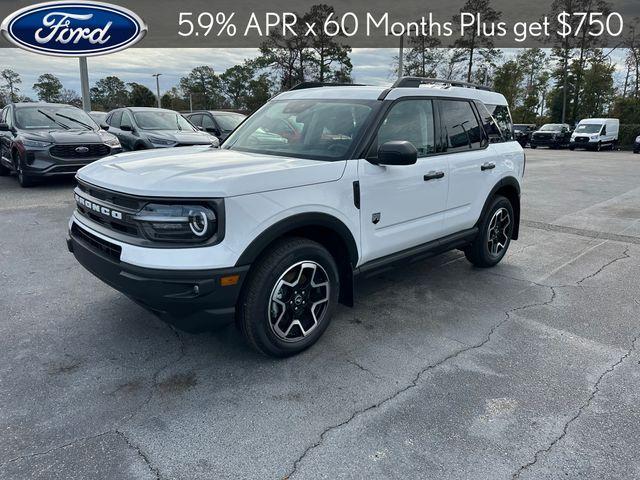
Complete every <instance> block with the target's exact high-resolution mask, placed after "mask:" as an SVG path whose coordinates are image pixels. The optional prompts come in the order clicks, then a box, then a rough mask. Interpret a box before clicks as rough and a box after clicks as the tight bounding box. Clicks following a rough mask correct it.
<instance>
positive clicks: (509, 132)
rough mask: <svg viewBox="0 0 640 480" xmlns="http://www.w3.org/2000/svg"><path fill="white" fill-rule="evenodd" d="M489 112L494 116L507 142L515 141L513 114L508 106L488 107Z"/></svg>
mask: <svg viewBox="0 0 640 480" xmlns="http://www.w3.org/2000/svg"><path fill="white" fill-rule="evenodd" d="M485 106H486V107H487V110H489V113H490V114H491V115H492V116H493V118H494V119H495V121H496V123H497V124H498V127H499V128H500V131H501V132H502V136H503V138H504V139H505V140H506V141H509V140H513V121H512V120H511V113H510V112H509V107H507V106H506V105H487V104H485Z"/></svg>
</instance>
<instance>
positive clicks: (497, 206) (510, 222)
mask: <svg viewBox="0 0 640 480" xmlns="http://www.w3.org/2000/svg"><path fill="white" fill-rule="evenodd" d="M513 226H514V215H513V206H512V205H511V202H510V201H509V200H508V199H507V198H505V197H503V196H501V195H498V196H496V197H495V198H494V199H493V200H492V201H491V204H490V205H489V208H488V209H487V211H486V213H485V214H484V216H483V217H482V219H481V220H480V223H479V230H480V231H479V232H478V236H477V237H476V239H475V241H474V242H473V243H472V244H471V245H469V246H468V247H467V248H466V249H465V251H464V254H465V256H466V257H467V260H469V261H470V262H471V263H472V264H474V265H475V266H476V267H481V268H487V267H493V266H494V265H497V264H498V263H499V262H500V260H502V258H503V257H504V256H505V254H506V253H507V250H508V249H509V245H510V244H511V235H512V234H513Z"/></svg>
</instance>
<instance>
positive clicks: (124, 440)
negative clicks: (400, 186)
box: [0, 149, 640, 480]
mask: <svg viewBox="0 0 640 480" xmlns="http://www.w3.org/2000/svg"><path fill="white" fill-rule="evenodd" d="M72 188H73V181H72V180H63V181H56V182H53V183H49V184H46V185H41V186H38V187H35V188H32V189H21V188H20V187H19V186H18V184H17V181H16V179H15V178H0V291H1V292H2V295H1V296H0V478H2V479H12V480H13V479H111V480H115V479H147V478H150V479H238V478H242V479H282V478H290V479H319V478H327V479H336V478H354V479H365V478H366V479H378V478H380V479H388V478H403V479H474V480H476V479H534V478H535V479H547V478H549V479H550V478H553V479H556V478H580V479H621V478H640V456H639V455H638V449H639V447H640V440H639V439H640V341H639V340H638V338H639V336H640V315H639V314H640V294H639V293H638V292H639V287H640V275H638V267H639V266H640V156H638V155H636V156H634V155H633V154H631V153H627V152H600V153H596V152H569V151H554V150H546V149H538V150H536V151H532V150H527V172H526V179H525V184H524V195H523V227H522V229H521V239H520V240H519V241H517V242H515V243H513V244H512V246H511V249H510V251H509V253H508V254H507V256H506V258H505V260H504V261H503V262H502V263H501V264H500V265H499V266H498V267H496V268H493V269H490V270H480V269H475V268H472V267H471V265H470V264H469V263H467V262H466V260H465V259H464V257H463V256H462V254H461V253H460V252H457V251H456V252H450V253H447V254H445V255H442V256H439V257H435V258H432V259H430V260H427V261H423V262H420V263H416V264H414V265H412V266H411V267H409V268H403V269H400V270H394V271H389V272H386V273H385V274H384V275H381V276H377V277H374V278H370V279H367V280H364V281H360V282H359V283H358V285H357V297H356V306H355V308H353V309H350V308H345V307H340V308H339V310H338V312H337V315H336V317H335V318H334V320H333V323H332V324H331V326H330V327H329V329H328V330H327V332H326V333H325V335H324V337H323V338H322V339H321V340H320V342H319V343H318V344H316V345H315V346H314V347H312V348H311V349H309V350H308V351H306V352H304V353H303V354H301V355H298V356H296V357H294V358H289V359H286V360H274V359H270V358H266V357H263V356H260V355H258V354H256V353H254V352H253V351H251V350H250V349H249V348H248V347H247V346H246V345H245V343H244V342H243V340H242V338H241V337H240V335H239V334H238V332H237V331H236V329H235V328H234V327H233V326H229V327H225V328H223V329H221V330H218V331H215V332H210V333H206V334H200V335H191V334H186V333H183V332H179V331H176V330H174V329H172V328H170V327H169V326H168V325H166V324H164V323H162V322H161V321H159V320H157V319H156V318H155V317H154V316H153V315H151V314H149V313H147V312H146V311H144V310H143V309H141V308H140V307H138V306H136V305H135V304H133V303H132V302H131V301H129V300H128V299H127V298H126V297H124V296H123V295H121V294H120V293H118V292H116V291H114V290H113V289H111V288H109V287H108V286H106V285H104V284H103V283H101V282H100V281H99V280H97V279H96V278H94V277H93V276H92V275H91V274H89V273H88V272H87V271H85V270H84V269H83V268H82V267H80V266H79V265H78V264H77V262H76V261H75V259H74V258H73V256H72V255H71V254H69V253H68V252H67V250H66V245H65V235H66V228H67V220H68V217H69V215H70V214H71V212H72V209H73V199H72V193H71V190H72Z"/></svg>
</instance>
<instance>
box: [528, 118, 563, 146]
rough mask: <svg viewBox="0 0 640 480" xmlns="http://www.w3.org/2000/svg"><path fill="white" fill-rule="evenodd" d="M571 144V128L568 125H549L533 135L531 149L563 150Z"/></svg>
mask: <svg viewBox="0 0 640 480" xmlns="http://www.w3.org/2000/svg"><path fill="white" fill-rule="evenodd" d="M570 142H571V127H570V126H569V125H567V124H566V123H547V124H546V125H543V126H542V127H540V129H538V130H536V131H535V132H533V134H532V135H531V140H530V141H529V143H530V144H531V148H538V147H549V148H561V147H567V146H569V143H570Z"/></svg>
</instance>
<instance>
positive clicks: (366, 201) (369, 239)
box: [358, 98, 449, 262]
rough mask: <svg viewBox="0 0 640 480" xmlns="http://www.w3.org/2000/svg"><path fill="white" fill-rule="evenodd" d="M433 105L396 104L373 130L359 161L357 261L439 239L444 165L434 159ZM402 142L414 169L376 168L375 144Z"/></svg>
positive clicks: (440, 159)
mask: <svg viewBox="0 0 640 480" xmlns="http://www.w3.org/2000/svg"><path fill="white" fill-rule="evenodd" d="M434 125H435V122H434V104H433V101H432V100H430V99H426V98H425V99H408V100H400V101H398V102H396V103H395V104H394V105H393V106H392V107H391V108H390V109H389V111H388V112H387V114H386V116H385V119H384V120H383V121H382V123H381V124H380V126H379V127H378V131H377V134H376V137H375V139H374V141H373V144H372V145H371V147H370V148H369V153H368V155H367V159H362V160H358V177H359V182H360V195H361V209H360V225H361V249H362V262H367V261H369V260H373V259H376V258H380V257H384V256H386V255H389V254H391V253H395V252H398V251H401V250H405V249H408V248H411V247H415V246H418V245H421V244H424V243H427V242H429V241H431V240H436V239H438V238H439V237H441V236H442V230H443V223H444V211H445V209H446V205H447V194H448V185H449V165H448V162H447V160H446V156H442V155H436V154H435V153H436V142H435V128H434ZM392 140H406V141H409V142H411V143H412V144H413V145H414V146H415V147H416V149H417V150H418V160H417V162H416V163H415V164H414V165H386V166H384V165H376V164H375V161H376V158H377V150H378V147H379V146H380V145H382V144H383V143H385V142H388V141H392Z"/></svg>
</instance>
